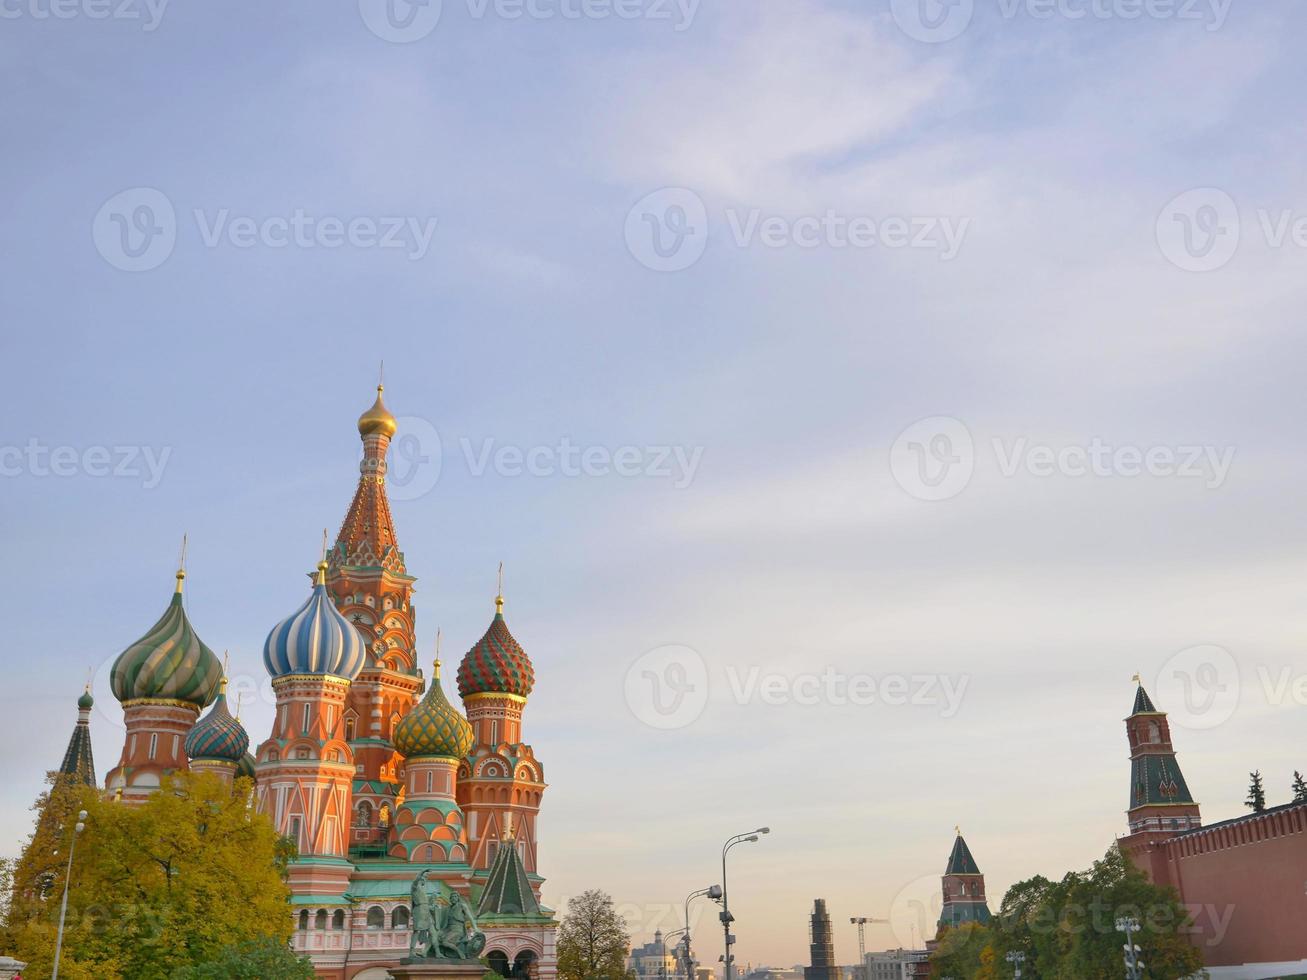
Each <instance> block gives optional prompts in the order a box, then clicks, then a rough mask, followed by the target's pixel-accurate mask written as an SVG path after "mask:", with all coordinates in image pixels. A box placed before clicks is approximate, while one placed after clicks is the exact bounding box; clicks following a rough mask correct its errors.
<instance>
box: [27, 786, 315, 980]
mask: <svg viewBox="0 0 1307 980" xmlns="http://www.w3.org/2000/svg"><path fill="white" fill-rule="evenodd" d="M250 789H251V786H250V783H249V781H248V780H237V782H236V786H235V787H234V788H233V787H229V786H228V785H226V784H225V783H224V782H223V781H222V780H220V779H219V778H218V777H216V776H214V775H212V774H208V773H189V772H188V773H179V774H178V775H176V776H174V777H172V778H171V779H168V780H165V781H164V784H163V786H162V787H161V788H160V790H159V792H157V793H155V794H154V795H152V796H151V797H149V799H147V800H146V801H145V802H144V803H142V804H140V805H138V806H125V805H123V804H121V803H115V802H113V801H111V800H104V799H101V798H100V796H99V794H98V793H97V792H96V791H95V790H93V789H90V788H89V787H86V786H79V785H75V784H71V783H69V782H68V781H67V780H63V779H55V781H54V783H53V785H52V787H51V790H50V791H49V792H48V793H46V794H45V795H43V796H42V797H41V799H40V800H38V801H37V804H36V806H35V807H34V809H35V810H36V811H37V824H36V829H35V831H34V832H33V834H32V837H31V839H30V840H29V842H28V846H27V848H26V850H25V851H24V853H23V856H22V857H21V858H20V859H19V860H18V862H17V864H16V865H15V867H14V868H13V871H12V892H11V907H10V908H9V910H8V915H7V916H6V919H5V922H4V930H3V936H2V938H3V940H4V942H5V945H6V946H7V948H8V949H11V950H13V953H14V955H15V956H17V957H18V958H19V959H21V960H25V961H27V962H28V964H29V966H28V972H30V974H31V975H33V976H48V975H49V974H50V972H51V968H52V966H53V963H54V945H55V934H56V931H57V929H58V922H59V903H60V899H61V897H62V892H63V885H64V877H65V872H66V865H67V851H66V850H65V848H66V847H67V846H68V845H69V843H70V842H71V838H72V835H73V824H74V823H75V822H76V814H77V811H78V810H86V811H87V820H86V830H85V832H84V833H83V834H82V835H81V836H80V837H79V838H78V839H77V849H76V854H75V859H74V862H73V870H72V876H71V879H70V882H69V892H68V918H67V926H66V928H65V932H64V950H63V957H62V963H61V966H60V972H59V975H60V976H61V977H64V978H67V980H121V978H125V977H130V978H131V980H171V978H173V977H175V976H183V975H185V974H183V973H182V972H181V971H183V970H185V969H188V968H197V967H201V966H204V965H206V964H212V963H220V962H224V957H226V958H228V959H229V958H230V957H232V956H234V955H237V954H238V953H239V954H240V955H243V956H246V957H247V958H248V957H257V956H258V955H260V952H259V951H260V949H261V946H260V944H261V943H262V942H263V941H272V942H275V943H278V944H281V945H283V946H284V945H285V944H286V943H287V942H288V940H289V938H290V932H291V917H290V914H289V907H288V899H289V895H290V893H289V889H288V888H287V887H286V883H285V875H286V868H287V865H288V863H289V861H290V859H291V858H292V857H293V855H294V849H293V845H292V844H291V843H290V842H288V841H286V840H285V839H284V838H281V837H279V836H278V835H277V833H276V831H275V830H274V829H273V827H272V824H271V822H269V821H268V820H267V818H265V817H262V816H260V815H258V814H255V813H253V812H252V811H251V810H250V808H249V806H248V799H249V792H250ZM223 975H224V976H233V977H239V976H242V975H243V974H240V973H224V974H223ZM251 975H254V974H251ZM281 975H282V974H271V976H276V977H280V976H281ZM284 975H285V976H286V977H295V976H299V975H300V974H295V973H286V974H284ZM196 976H197V977H198V976H207V974H196Z"/></svg>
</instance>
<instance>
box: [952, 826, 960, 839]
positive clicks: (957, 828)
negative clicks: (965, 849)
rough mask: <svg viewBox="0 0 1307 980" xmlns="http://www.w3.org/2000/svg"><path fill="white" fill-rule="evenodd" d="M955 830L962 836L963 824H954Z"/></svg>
mask: <svg viewBox="0 0 1307 980" xmlns="http://www.w3.org/2000/svg"><path fill="white" fill-rule="evenodd" d="M953 831H954V832H955V833H956V834H957V835H958V836H959V837H961V836H962V826H961V824H954V825H953Z"/></svg>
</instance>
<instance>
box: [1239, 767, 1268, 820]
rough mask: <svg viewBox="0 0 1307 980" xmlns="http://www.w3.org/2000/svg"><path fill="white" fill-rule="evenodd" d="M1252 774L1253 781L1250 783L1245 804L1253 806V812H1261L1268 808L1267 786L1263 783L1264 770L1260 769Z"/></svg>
mask: <svg viewBox="0 0 1307 980" xmlns="http://www.w3.org/2000/svg"><path fill="white" fill-rule="evenodd" d="M1250 775H1251V776H1252V782H1251V783H1249V784H1248V799H1246V800H1244V801H1243V805H1244V806H1246V807H1251V808H1252V811H1253V813H1261V812H1262V811H1263V810H1265V809H1266V787H1265V786H1263V785H1262V772H1261V770H1260V769H1258V770H1256V771H1255V772H1253V773H1251V774H1250Z"/></svg>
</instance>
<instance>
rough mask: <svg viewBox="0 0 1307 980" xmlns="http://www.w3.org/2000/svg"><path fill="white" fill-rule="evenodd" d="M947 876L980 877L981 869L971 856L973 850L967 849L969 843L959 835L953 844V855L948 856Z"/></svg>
mask: <svg viewBox="0 0 1307 980" xmlns="http://www.w3.org/2000/svg"><path fill="white" fill-rule="evenodd" d="M944 873H945V874H946V875H978V874H980V868H978V867H976V859H975V858H973V857H972V856H971V849H970V848H969V847H967V842H966V841H965V840H963V839H962V835H961V834H958V838H957V840H955V841H954V842H953V853H952V854H950V855H949V856H948V867H947V868H945V869H944Z"/></svg>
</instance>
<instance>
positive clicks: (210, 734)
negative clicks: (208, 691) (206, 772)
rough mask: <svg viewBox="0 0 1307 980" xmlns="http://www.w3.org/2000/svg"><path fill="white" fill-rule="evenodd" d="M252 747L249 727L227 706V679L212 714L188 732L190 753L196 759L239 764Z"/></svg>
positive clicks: (187, 750)
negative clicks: (232, 713) (246, 727)
mask: <svg viewBox="0 0 1307 980" xmlns="http://www.w3.org/2000/svg"><path fill="white" fill-rule="evenodd" d="M249 747H250V736H249V734H248V733H247V732H246V731H245V726H244V725H242V724H241V723H240V722H239V721H238V720H237V719H235V718H233V717H232V716H231V711H230V710H229V709H228V708H227V681H226V680H225V679H224V680H223V682H222V690H221V691H219V692H218V700H216V701H214V702H213V707H212V708H210V709H209V713H208V714H207V715H205V716H204V717H203V718H201V719H200V720H199V721H197V722H196V723H195V727H194V728H192V729H191V730H190V732H188V733H187V735H186V755H187V756H188V757H190V758H192V759H218V760H222V761H224V762H236V763H239V762H240V761H241V759H243V758H244V757H245V752H246V750H247V749H249Z"/></svg>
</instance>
